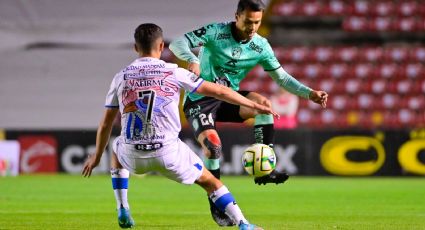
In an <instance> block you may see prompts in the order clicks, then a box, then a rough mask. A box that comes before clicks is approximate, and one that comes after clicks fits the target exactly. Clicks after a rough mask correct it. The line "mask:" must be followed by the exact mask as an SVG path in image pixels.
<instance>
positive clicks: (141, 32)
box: [134, 23, 162, 53]
mask: <svg viewBox="0 0 425 230" xmlns="http://www.w3.org/2000/svg"><path fill="white" fill-rule="evenodd" d="M159 38H162V29H161V27H159V26H157V25H155V24H153V23H144V24H140V25H139V26H138V27H137V28H136V30H135V31H134V41H135V42H136V44H137V45H138V47H139V48H140V49H141V51H142V52H143V53H150V52H151V51H152V48H153V46H154V44H155V41H156V40H157V39H159Z"/></svg>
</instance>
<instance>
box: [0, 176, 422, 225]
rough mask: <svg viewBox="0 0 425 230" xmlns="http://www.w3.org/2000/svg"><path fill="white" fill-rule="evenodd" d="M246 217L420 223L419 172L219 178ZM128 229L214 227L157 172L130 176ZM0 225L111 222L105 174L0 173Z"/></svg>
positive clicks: (196, 190)
mask: <svg viewBox="0 0 425 230" xmlns="http://www.w3.org/2000/svg"><path fill="white" fill-rule="evenodd" d="M222 180H223V182H224V183H225V184H226V185H227V186H228V187H229V189H230V191H231V192H232V193H233V195H234V197H235V198H236V200H237V202H238V204H239V206H240V207H241V208H242V210H243V212H244V214H245V216H246V217H247V218H248V220H250V221H251V222H252V223H255V224H257V225H259V226H262V227H263V228H264V229H397V230H398V229H425V178H423V177H422V178H420V177H415V178H400V177H399V178H387V177H373V178H372V177H370V178H352V177H296V176H293V177H291V178H290V179H289V180H288V181H287V182H286V183H285V184H284V185H274V184H269V185H267V186H257V185H255V184H254V183H253V180H252V178H250V177H248V176H240V177H223V178H222ZM129 201H130V205H131V211H132V215H133V218H134V219H135V221H136V227H135V229H202V230H208V229H236V228H220V227H217V226H216V225H215V223H214V222H213V220H212V219H211V217H210V213H209V207H208V202H207V199H206V195H205V193H204V191H203V190H202V189H201V188H200V187H198V186H197V185H193V186H184V185H181V184H178V183H176V182H173V181H170V180H167V179H166V178H164V177H160V176H153V175H148V176H146V177H143V178H141V177H134V176H133V177H132V178H131V180H130V191H129ZM0 229H1V230H5V229H119V227H118V224H117V220H116V213H115V199H114V198H113V192H112V188H111V180H110V177H109V176H107V175H95V176H92V177H91V178H89V179H86V178H82V177H80V176H77V175H74V176H71V175H35V176H34V175H32V176H18V177H16V178H11V177H8V178H0Z"/></svg>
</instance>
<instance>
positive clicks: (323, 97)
mask: <svg viewBox="0 0 425 230" xmlns="http://www.w3.org/2000/svg"><path fill="white" fill-rule="evenodd" d="M268 73H269V75H270V76H271V77H272V78H273V80H274V81H275V82H276V83H277V84H278V85H280V86H281V87H283V88H284V89H286V90H287V91H288V92H290V93H292V94H295V95H297V96H300V97H303V98H306V99H310V100H311V101H313V102H315V103H317V104H320V105H321V106H322V107H323V108H325V107H326V102H327V100H328V94H327V93H326V92H324V91H316V90H313V89H311V88H309V87H307V86H305V85H304V84H302V83H301V82H299V81H298V80H297V79H295V78H294V77H292V76H291V75H290V74H288V73H287V72H286V71H285V70H284V69H283V68H282V67H279V68H277V69H275V70H272V71H268Z"/></svg>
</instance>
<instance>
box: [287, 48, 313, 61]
mask: <svg viewBox="0 0 425 230" xmlns="http://www.w3.org/2000/svg"><path fill="white" fill-rule="evenodd" d="M308 54H309V49H308V48H307V47H293V48H292V49H291V50H289V53H288V55H290V60H291V61H292V62H305V61H307V57H308Z"/></svg>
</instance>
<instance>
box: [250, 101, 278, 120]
mask: <svg viewBox="0 0 425 230" xmlns="http://www.w3.org/2000/svg"><path fill="white" fill-rule="evenodd" d="M255 109H256V110H257V111H258V113H259V114H272V115H273V116H274V117H276V118H278V119H279V118H280V115H279V114H278V113H276V112H275V111H274V110H273V109H272V108H271V106H264V105H260V104H258V103H256V105H255Z"/></svg>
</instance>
